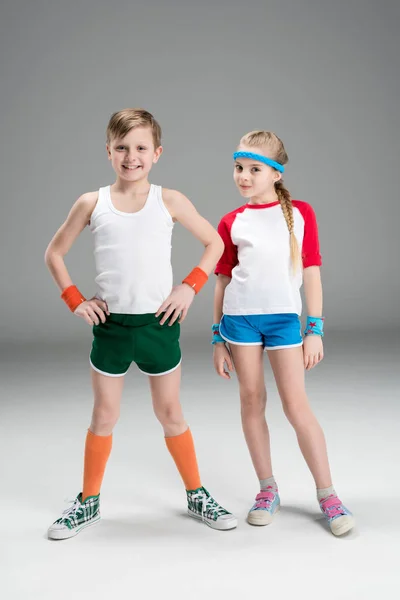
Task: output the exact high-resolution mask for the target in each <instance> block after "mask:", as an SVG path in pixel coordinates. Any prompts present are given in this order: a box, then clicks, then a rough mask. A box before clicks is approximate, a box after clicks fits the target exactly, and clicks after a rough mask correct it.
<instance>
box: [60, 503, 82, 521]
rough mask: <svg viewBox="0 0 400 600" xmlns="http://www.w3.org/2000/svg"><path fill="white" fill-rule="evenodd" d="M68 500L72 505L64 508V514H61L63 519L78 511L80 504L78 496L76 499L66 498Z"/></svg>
mask: <svg viewBox="0 0 400 600" xmlns="http://www.w3.org/2000/svg"><path fill="white" fill-rule="evenodd" d="M66 502H68V503H69V504H70V506H68V508H66V509H65V510H63V512H62V515H61V519H63V520H64V519H68V518H69V517H70V516H72V515H73V514H74V513H75V512H76V509H77V508H78V506H79V500H78V498H75V499H74V500H66Z"/></svg>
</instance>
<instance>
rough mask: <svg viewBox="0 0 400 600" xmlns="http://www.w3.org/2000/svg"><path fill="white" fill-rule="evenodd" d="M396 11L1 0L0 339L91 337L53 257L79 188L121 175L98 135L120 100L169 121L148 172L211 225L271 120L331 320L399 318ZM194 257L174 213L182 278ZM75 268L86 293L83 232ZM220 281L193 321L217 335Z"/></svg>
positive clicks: (317, 0)
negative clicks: (314, 248)
mask: <svg viewBox="0 0 400 600" xmlns="http://www.w3.org/2000/svg"><path fill="white" fill-rule="evenodd" d="M398 22H399V7H398V4H397V3H395V2H394V1H393V2H379V3H378V2H371V1H362V0H350V1H344V0H340V1H337V2H328V1H326V0H325V1H321V0H307V1H306V0H296V1H294V0H280V1H279V2H278V1H271V2H261V1H258V0H251V1H250V2H247V3H242V2H237V1H233V2H228V1H223V2H210V1H206V2H201V3H200V2H178V1H174V2H161V1H159V2H155V1H154V0H150V1H148V2H146V3H137V2H132V1H129V2H128V1H123V0H119V1H118V2H113V3H109V2H98V1H86V2H77V1H74V0H73V1H69V2H60V1H58V2H49V1H44V0H34V1H32V2H27V1H21V0H16V1H13V2H10V1H9V0H8V1H6V2H3V3H2V10H1V29H0V54H1V57H2V60H1V63H2V64H1V90H2V91H1V114H0V120H1V125H0V126H1V139H2V144H1V150H0V151H1V159H0V169H1V181H2V190H1V210H2V213H1V214H2V218H1V237H0V239H1V249H2V252H1V281H2V283H1V297H0V305H1V309H2V317H1V321H2V322H1V340H2V341H3V342H6V343H9V342H16V343H18V342H24V343H25V342H27V341H29V340H32V341H38V340H41V339H42V340H59V339H63V340H67V339H71V340H78V339H81V340H84V339H85V340H88V331H87V328H86V327H85V324H84V323H83V322H82V321H81V320H80V319H74V318H72V317H71V315H70V314H69V313H68V312H67V310H66V309H65V306H64V305H63V303H62V302H60V300H59V299H58V290H57V288H56V287H55V285H54V283H53V281H52V279H51V277H50V276H49V274H48V272H47V269H46V268H45V266H44V261H43V254H44V251H45V248H46V246H47V244H48V242H49V240H50V239H51V237H52V235H53V234H54V232H55V231H56V229H57V228H58V227H59V225H60V224H61V223H62V221H63V220H64V219H65V217H66V215H67V213H68V211H69V209H70V207H71V206H72V204H73V202H74V201H75V200H76V198H77V197H78V196H79V195H80V194H82V193H83V192H86V191H90V190H94V189H98V188H99V187H100V186H102V185H106V184H108V183H110V182H112V181H113V175H114V174H113V172H112V170H111V168H110V165H109V163H108V161H107V159H106V152H105V139H104V138H105V135H104V131H105V127H106V124H107V121H108V119H109V117H110V115H111V113H112V112H113V111H115V110H118V109H121V108H124V107H128V106H143V107H145V108H147V109H148V110H150V111H151V112H153V114H154V115H155V116H156V118H157V119H158V120H159V121H160V123H161V125H162V127H163V133H164V136H163V145H164V149H165V153H164V155H163V156H162V160H161V161H160V163H159V164H158V165H157V166H156V167H155V168H154V170H153V172H152V174H151V178H152V181H153V182H154V183H159V184H162V185H164V186H165V187H172V188H176V189H179V190H180V191H182V192H184V193H185V194H186V195H187V196H188V197H189V198H190V199H191V200H192V201H193V202H194V203H195V205H196V206H197V208H198V210H199V211H200V212H201V213H202V214H203V215H204V216H205V217H207V218H208V219H209V220H210V221H211V222H212V223H213V224H214V225H215V226H216V225H217V223H218V221H219V219H220V218H221V216H222V215H223V214H225V213H226V212H228V211H230V210H232V209H234V208H235V207H236V206H239V205H240V204H241V203H242V199H241V198H240V196H239V194H238V193H237V191H236V190H235V188H234V185H233V181H232V159H231V154H232V151H233V150H234V148H235V145H236V144H237V142H238V140H239V138H240V136H241V135H242V134H244V133H245V132H247V131H249V130H251V129H255V128H267V129H272V130H274V131H276V132H277V134H278V135H279V136H280V137H281V138H282V139H283V141H284V143H285V145H286V148H287V151H288V154H289V159H290V164H289V168H288V169H287V176H286V182H287V185H288V187H289V189H290V191H291V193H292V196H293V197H294V198H299V199H303V200H306V201H308V202H310V203H311V204H312V205H313V206H314V208H315V210H316V213H317V217H318V220H319V227H320V238H321V248H322V253H323V260H324V266H323V282H324V291H325V314H326V317H327V330H328V329H329V330H331V331H333V330H338V331H341V330H346V331H349V330H365V329H366V328H368V329H370V328H374V329H376V330H380V331H382V330H383V329H385V330H386V329H391V328H393V325H394V324H395V323H396V324H397V325H398V324H399V319H398V315H397V311H396V309H397V306H398V299H399V276H398V255H399V249H400V245H399V235H398V224H399V222H400V211H399V202H398V189H397V186H396V187H395V184H396V183H397V178H396V175H397V172H396V167H397V162H398V157H399V151H400V141H399V135H398V125H399V111H398V98H399V92H400V79H399V70H398V56H399V42H398V35H397V33H398ZM200 253H201V247H199V245H198V243H197V242H196V241H195V240H193V239H191V238H190V236H189V234H187V232H185V231H183V230H182V228H181V227H180V226H179V225H177V226H176V228H175V233H174V252H173V262H174V272H175V281H176V282H179V281H180V280H181V279H182V277H184V276H185V275H186V274H187V272H188V271H189V270H190V269H191V268H192V267H193V266H194V265H195V264H196V262H197V260H198V258H199V256H200ZM67 266H68V268H69V269H70V272H71V275H72V278H73V280H74V282H75V283H76V284H77V285H78V286H79V288H80V289H81V290H82V291H83V293H84V294H85V295H87V296H89V295H91V294H92V293H93V291H94V288H93V277H94V266H93V255H92V240H91V237H90V232H89V231H88V230H87V231H85V232H84V233H83V234H82V236H81V237H80V238H79V240H78V241H77V243H76V244H75V246H74V247H73V249H72V250H71V252H70V253H69V255H68V256H67ZM213 283H214V282H213V281H212V282H211V283H210V284H209V285H208V286H207V288H206V290H204V291H203V292H202V294H201V296H200V297H199V298H197V299H196V302H195V303H194V305H193V307H192V309H191V312H190V314H189V317H188V319H187V322H186V326H185V332H186V334H193V333H197V334H200V333H201V332H205V331H207V332H208V328H209V325H210V322H211V320H212V295H213ZM185 332H184V335H185Z"/></svg>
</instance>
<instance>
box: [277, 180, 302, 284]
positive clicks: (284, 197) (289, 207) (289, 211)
mask: <svg viewBox="0 0 400 600" xmlns="http://www.w3.org/2000/svg"><path fill="white" fill-rule="evenodd" d="M275 190H276V194H277V196H278V200H279V202H280V204H281V208H282V212H283V216H284V217H285V221H286V224H287V227H288V229H289V234H290V261H291V263H292V269H293V271H294V272H296V271H297V269H298V268H299V267H300V265H301V256H300V250H299V244H298V242H297V238H296V236H295V234H294V218H293V204H292V200H291V198H290V193H289V190H287V189H286V188H285V186H284V185H283V181H282V180H280V181H277V182H276V183H275Z"/></svg>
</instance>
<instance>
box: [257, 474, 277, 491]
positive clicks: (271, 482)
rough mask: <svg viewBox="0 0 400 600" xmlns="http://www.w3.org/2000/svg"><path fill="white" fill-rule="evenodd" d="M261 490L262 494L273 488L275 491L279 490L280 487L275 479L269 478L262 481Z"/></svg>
mask: <svg viewBox="0 0 400 600" xmlns="http://www.w3.org/2000/svg"><path fill="white" fill-rule="evenodd" d="M259 481H260V490H261V491H262V492H265V491H266V489H267V488H268V487H269V486H271V487H272V488H273V489H274V490H277V489H278V486H277V485H276V481H275V477H273V476H272V477H268V479H260V480H259Z"/></svg>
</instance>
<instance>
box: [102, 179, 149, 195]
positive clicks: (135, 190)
mask: <svg viewBox="0 0 400 600" xmlns="http://www.w3.org/2000/svg"><path fill="white" fill-rule="evenodd" d="M111 188H112V190H113V192H117V193H118V194H124V195H125V194H126V195H129V196H136V195H139V194H146V193H148V191H149V188H150V183H149V180H148V179H147V177H145V178H144V179H140V180H139V181H125V180H123V179H120V178H119V177H117V180H116V181H115V183H113V184H112V186H111Z"/></svg>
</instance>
